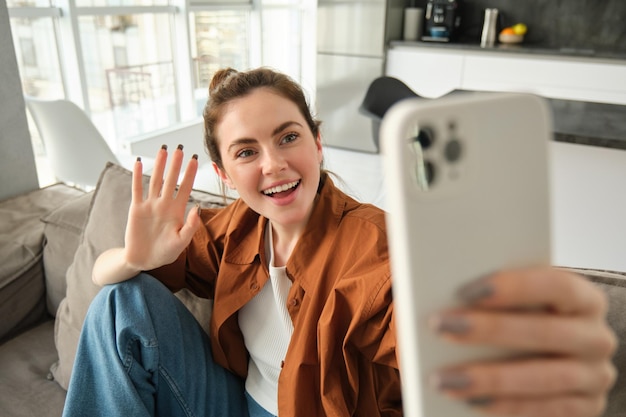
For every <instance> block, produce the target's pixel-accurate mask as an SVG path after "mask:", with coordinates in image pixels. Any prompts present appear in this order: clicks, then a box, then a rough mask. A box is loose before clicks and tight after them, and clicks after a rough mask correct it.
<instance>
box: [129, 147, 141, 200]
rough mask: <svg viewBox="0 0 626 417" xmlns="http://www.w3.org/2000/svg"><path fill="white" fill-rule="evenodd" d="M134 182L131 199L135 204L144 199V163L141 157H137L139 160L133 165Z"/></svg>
mask: <svg viewBox="0 0 626 417" xmlns="http://www.w3.org/2000/svg"><path fill="white" fill-rule="evenodd" d="M132 184H133V185H132V196H131V201H132V202H133V203H135V204H137V203H141V202H142V201H143V164H142V163H141V157H137V161H135V164H134V165H133V180H132Z"/></svg>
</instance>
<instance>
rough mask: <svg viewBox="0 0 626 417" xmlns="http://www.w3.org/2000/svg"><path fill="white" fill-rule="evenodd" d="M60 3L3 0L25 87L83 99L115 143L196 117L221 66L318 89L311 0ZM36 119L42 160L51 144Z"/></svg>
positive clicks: (65, 0)
mask: <svg viewBox="0 0 626 417" xmlns="http://www.w3.org/2000/svg"><path fill="white" fill-rule="evenodd" d="M61 3H62V4H63V6H62V7H63V8H61V7H56V6H55V4H56V3H55V2H52V3H51V2H50V1H49V0H7V6H8V8H9V17H10V21H11V30H12V34H13V40H14V47H15V51H16V55H17V57H18V65H19V67H20V68H19V70H20V74H21V78H22V88H23V91H24V93H25V94H27V95H31V96H35V97H38V98H44V99H58V98H66V99H69V100H71V101H73V102H75V103H76V104H78V105H79V106H80V107H82V108H83V109H84V110H85V112H86V113H87V114H88V115H89V116H90V117H91V119H92V121H93V122H94V124H95V125H96V127H97V128H98V130H100V132H101V133H102V135H103V136H104V137H105V139H106V140H107V142H108V144H109V146H110V147H111V148H112V150H113V151H114V152H119V151H120V150H122V149H126V148H127V146H126V145H127V144H128V142H132V141H134V140H138V138H141V137H143V136H146V135H149V134H150V132H154V131H156V130H160V129H163V128H165V127H172V126H176V124H179V123H184V122H188V121H191V120H195V119H197V118H198V117H200V116H201V114H202V109H203V108H204V105H205V103H206V100H207V87H208V84H209V81H210V79H211V77H212V76H213V74H214V73H215V71H217V70H218V69H219V68H224V67H233V68H235V69H238V70H245V69H248V68H250V67H256V66H259V65H268V66H271V67H273V68H276V69H278V70H281V71H283V72H286V73H287V74H289V75H291V76H292V77H293V78H295V79H296V80H297V81H300V82H303V85H305V86H306V85H308V86H309V91H310V92H313V91H314V88H313V83H311V81H310V80H311V73H309V72H307V71H308V69H309V68H314V67H315V65H314V59H315V53H314V51H315V49H314V47H313V48H310V54H309V55H308V56H305V54H303V53H302V48H303V45H304V44H305V43H306V42H308V41H303V40H302V39H310V38H312V37H314V36H315V35H314V32H313V31H307V30H305V29H304V27H305V26H303V25H304V23H305V21H306V19H305V17H304V16H305V15H307V13H308V12H307V11H309V10H311V11H313V13H310V16H312V17H313V18H314V15H315V13H314V10H315V2H314V1H313V0H254V1H253V0H190V1H189V2H186V1H182V0H62V1H61ZM61 3H59V4H61ZM313 26H314V24H310V25H309V27H313ZM60 45H62V47H61V46H60ZM307 79H308V80H309V82H308V83H307V82H304V81H306V80H307ZM30 127H31V137H33V145H34V148H35V149H36V152H37V153H38V158H37V160H38V161H43V160H44V159H45V149H44V148H43V145H42V144H41V143H40V141H39V139H38V135H37V131H36V128H34V125H33V124H32V123H30ZM39 169H40V165H39V164H38V170H39ZM40 183H42V181H41V175H40ZM43 183H46V182H45V181H43Z"/></svg>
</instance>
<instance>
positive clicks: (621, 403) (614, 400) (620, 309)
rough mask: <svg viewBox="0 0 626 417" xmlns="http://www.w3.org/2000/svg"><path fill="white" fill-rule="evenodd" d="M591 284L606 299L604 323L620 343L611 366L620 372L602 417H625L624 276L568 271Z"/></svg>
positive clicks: (625, 319) (622, 274) (625, 277)
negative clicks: (607, 305)
mask: <svg viewBox="0 0 626 417" xmlns="http://www.w3.org/2000/svg"><path fill="white" fill-rule="evenodd" d="M570 270H572V271H574V272H577V273H579V274H581V275H584V276H586V277H587V278H588V279H589V280H590V281H592V282H594V283H595V284H596V285H597V286H598V287H599V288H600V289H601V290H603V291H604V293H605V294H606V296H607V300H608V302H609V311H608V312H607V321H608V323H609V326H611V328H612V329H613V331H614V332H615V333H616V334H617V338H618V340H619V342H620V344H619V346H618V348H617V351H616V352H615V355H613V364H614V365H615V367H616V368H617V369H618V370H619V371H620V373H619V374H618V376H617V381H616V382H615V385H614V386H613V389H612V390H611V392H610V393H609V398H608V405H607V409H606V412H605V413H604V416H605V417H626V273H623V272H614V271H599V270H593V269H571V268H570Z"/></svg>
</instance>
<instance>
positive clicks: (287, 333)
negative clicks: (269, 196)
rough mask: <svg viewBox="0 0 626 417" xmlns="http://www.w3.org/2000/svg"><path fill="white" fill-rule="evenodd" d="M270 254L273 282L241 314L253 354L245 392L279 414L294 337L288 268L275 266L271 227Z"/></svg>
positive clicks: (267, 241) (268, 234)
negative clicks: (284, 369)
mask: <svg viewBox="0 0 626 417" xmlns="http://www.w3.org/2000/svg"><path fill="white" fill-rule="evenodd" d="M265 247H266V253H269V254H270V256H269V265H268V269H269V271H270V279H269V280H268V281H267V284H266V285H264V286H263V288H262V289H261V291H260V292H259V293H258V294H257V295H256V296H255V297H254V298H253V299H252V300H250V302H248V303H247V304H246V305H245V306H243V308H242V309H241V310H240V311H239V327H240V328H241V331H242V333H243V338H244V342H245V344H246V348H247V349H248V352H249V353H250V360H249V362H248V377H247V379H246V391H247V392H248V394H250V396H251V397H252V398H254V400H255V401H256V402H257V403H259V405H261V406H262V407H263V408H265V409H266V410H267V411H269V412H270V413H272V414H274V415H278V376H279V375H280V371H281V363H282V361H283V360H284V358H285V354H286V353H287V348H288V347H289V341H290V340H291V335H292V334H293V323H292V322H291V317H290V316H289V312H288V311H287V303H286V301H287V295H288V294H289V289H290V288H291V280H290V279H289V278H288V277H287V273H286V268H285V267H284V266H282V267H274V245H273V238H272V226H271V224H270V223H269V222H268V223H267V228H266V230H265Z"/></svg>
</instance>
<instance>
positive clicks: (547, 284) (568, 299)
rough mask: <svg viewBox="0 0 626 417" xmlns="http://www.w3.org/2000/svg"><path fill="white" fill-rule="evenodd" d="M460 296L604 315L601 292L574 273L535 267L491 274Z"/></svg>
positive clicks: (489, 303) (494, 304) (493, 304)
mask: <svg viewBox="0 0 626 417" xmlns="http://www.w3.org/2000/svg"><path fill="white" fill-rule="evenodd" d="M459 296H460V297H461V299H463V300H465V301H467V302H468V303H470V304H476V305H479V306H481V307H488V308H506V309H511V308H536V307H548V308H550V309H552V310H555V311H557V312H561V313H565V314H591V315H596V316H604V315H605V314H606V311H607V301H606V297H605V295H604V293H603V292H602V291H600V290H599V289H598V288H596V287H595V286H594V285H593V284H592V283H590V282H589V281H587V280H586V279H584V278H583V277H581V276H580V275H578V274H575V273H572V272H570V271H567V270H564V269H558V268H548V267H536V268H525V269H514V270H507V271H502V272H498V273H495V274H493V275H491V276H489V277H487V278H484V279H480V280H477V281H474V282H472V283H470V284H468V285H466V286H465V287H463V288H461V290H460V291H459Z"/></svg>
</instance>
